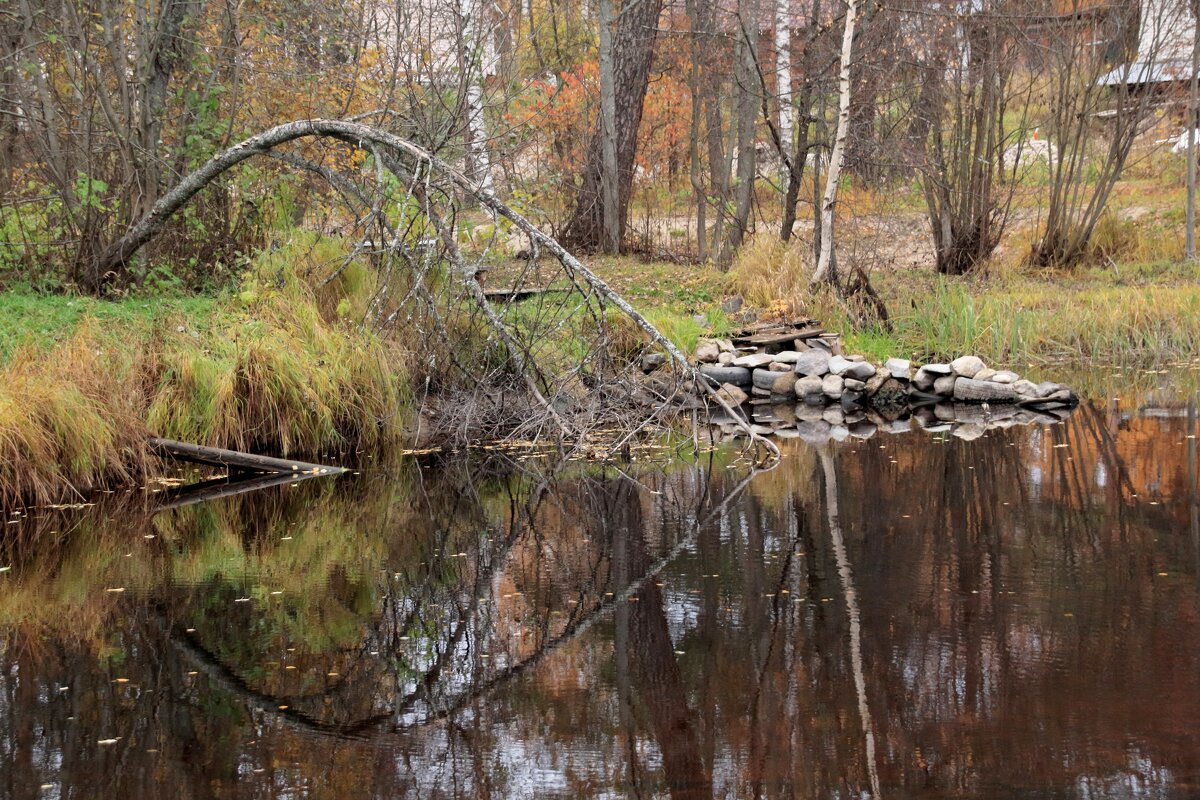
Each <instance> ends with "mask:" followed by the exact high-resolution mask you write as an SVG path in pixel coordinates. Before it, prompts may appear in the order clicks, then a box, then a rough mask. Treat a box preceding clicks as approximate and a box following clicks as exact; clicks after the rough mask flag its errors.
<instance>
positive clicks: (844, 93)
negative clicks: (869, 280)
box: [812, 0, 858, 284]
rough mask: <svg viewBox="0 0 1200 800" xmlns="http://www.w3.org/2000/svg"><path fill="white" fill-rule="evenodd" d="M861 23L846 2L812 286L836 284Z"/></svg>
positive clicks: (854, 3) (853, 1)
mask: <svg viewBox="0 0 1200 800" xmlns="http://www.w3.org/2000/svg"><path fill="white" fill-rule="evenodd" d="M857 20H858V0H847V2H846V29H845V31H843V33H842V56H841V66H840V68H839V71H838V122H837V131H836V132H835V133H834V135H833V152H832V153H830V155H829V169H828V170H826V173H825V194H824V196H823V197H822V198H821V253H820V255H819V256H818V258H817V269H816V271H815V272H814V273H813V276H812V283H814V284H815V283H820V282H822V281H828V282H833V281H835V280H836V279H837V275H836V274H835V273H834V270H833V259H834V248H833V212H834V209H835V208H836V207H837V195H838V180H840V179H841V177H842V162H843V161H845V157H846V134H847V132H848V131H849V129H850V59H851V56H852V52H851V51H852V50H853V47H854V25H855V22H857Z"/></svg>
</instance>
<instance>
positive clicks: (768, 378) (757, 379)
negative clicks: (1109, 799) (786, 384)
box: [750, 369, 794, 389]
mask: <svg viewBox="0 0 1200 800" xmlns="http://www.w3.org/2000/svg"><path fill="white" fill-rule="evenodd" d="M780 377H781V375H780V373H778V372H771V370H769V369H756V370H754V372H752V373H751V375H750V378H751V381H752V382H753V384H754V386H755V387H757V388H759V389H771V388H772V387H774V386H775V381H776V379H778V378H780ZM787 377H788V378H791V377H792V376H791V375H788V376H787ZM793 385H794V384H793Z"/></svg>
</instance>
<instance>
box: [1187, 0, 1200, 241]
mask: <svg viewBox="0 0 1200 800" xmlns="http://www.w3.org/2000/svg"><path fill="white" fill-rule="evenodd" d="M1188 6H1189V8H1190V10H1191V12H1192V75H1191V80H1190V81H1189V85H1188V112H1187V126H1186V127H1185V133H1186V134H1187V137H1188V138H1187V160H1188V170H1187V233H1186V237H1187V244H1186V246H1185V250H1186V257H1187V260H1188V261H1195V260H1196V123H1197V119H1198V118H1200V115H1198V114H1197V108H1198V107H1200V106H1198V100H1200V2H1197V0H1192V2H1190V3H1189V4H1188Z"/></svg>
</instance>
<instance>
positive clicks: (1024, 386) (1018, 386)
mask: <svg viewBox="0 0 1200 800" xmlns="http://www.w3.org/2000/svg"><path fill="white" fill-rule="evenodd" d="M1012 387H1013V391H1015V392H1016V393H1017V394H1018V395H1020V396H1021V397H1037V384H1036V383H1034V382H1033V381H1027V380H1019V381H1013V382H1012Z"/></svg>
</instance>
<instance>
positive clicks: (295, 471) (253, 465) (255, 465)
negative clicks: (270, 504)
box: [149, 438, 346, 475]
mask: <svg viewBox="0 0 1200 800" xmlns="http://www.w3.org/2000/svg"><path fill="white" fill-rule="evenodd" d="M149 445H150V450H151V451H152V452H153V453H154V454H155V455H158V456H162V457H164V458H174V459H177V460H179V461H190V462H191V463H193V464H206V465H208V466H211V467H225V468H227V469H229V470H230V471H232V472H267V473H271V474H276V475H284V474H287V475H337V474H338V473H341V472H345V471H346V470H344V469H343V468H342V467H329V466H325V465H323V464H309V463H307V462H305V461H293V460H291V459H284V458H271V457H270V456H259V455H254V454H253V453H239V452H238V451H236V450H223V449H221V448H220V447H204V446H203V445H198V444H188V443H187V442H176V441H173V440H171V439H158V438H152V439H150V441H149Z"/></svg>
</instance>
